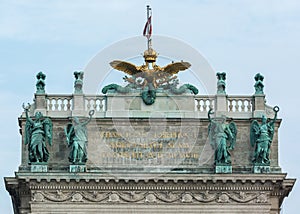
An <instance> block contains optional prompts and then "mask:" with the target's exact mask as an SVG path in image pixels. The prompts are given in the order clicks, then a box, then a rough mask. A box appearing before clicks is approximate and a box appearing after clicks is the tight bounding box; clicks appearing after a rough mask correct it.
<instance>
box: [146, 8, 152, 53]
mask: <svg viewBox="0 0 300 214" xmlns="http://www.w3.org/2000/svg"><path fill="white" fill-rule="evenodd" d="M150 10H151V8H150V6H149V5H147V22H148V21H149V17H150ZM147 31H148V33H149V32H150V24H148V26H147ZM147 39H148V43H147V44H148V50H149V49H150V47H151V38H150V36H149V37H147Z"/></svg>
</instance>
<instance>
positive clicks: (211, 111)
mask: <svg viewBox="0 0 300 214" xmlns="http://www.w3.org/2000/svg"><path fill="white" fill-rule="evenodd" d="M211 114H214V112H213V109H212V108H210V109H209V111H208V113H207V117H208V120H209V122H211V121H212V119H211V117H210V115H211Z"/></svg>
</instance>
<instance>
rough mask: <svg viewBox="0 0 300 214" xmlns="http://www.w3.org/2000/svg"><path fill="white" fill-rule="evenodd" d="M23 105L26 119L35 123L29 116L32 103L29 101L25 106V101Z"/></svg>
mask: <svg viewBox="0 0 300 214" xmlns="http://www.w3.org/2000/svg"><path fill="white" fill-rule="evenodd" d="M22 107H23V109H24V111H25V115H26V121H29V122H30V123H33V120H32V119H31V118H30V117H29V116H28V111H29V109H30V108H31V105H30V103H28V104H27V106H25V104H24V103H23V105H22Z"/></svg>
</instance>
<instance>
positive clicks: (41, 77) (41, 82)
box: [36, 72, 46, 94]
mask: <svg viewBox="0 0 300 214" xmlns="http://www.w3.org/2000/svg"><path fill="white" fill-rule="evenodd" d="M36 78H37V81H36V93H37V94H45V85H46V83H45V79H46V75H45V74H44V73H43V72H39V73H38V74H37V75H36Z"/></svg>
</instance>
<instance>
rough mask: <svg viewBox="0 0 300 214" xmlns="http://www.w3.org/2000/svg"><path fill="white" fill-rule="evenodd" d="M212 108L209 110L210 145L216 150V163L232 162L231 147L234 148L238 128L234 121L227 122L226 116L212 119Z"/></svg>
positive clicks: (227, 163) (228, 163) (226, 163)
mask: <svg viewBox="0 0 300 214" xmlns="http://www.w3.org/2000/svg"><path fill="white" fill-rule="evenodd" d="M211 114H213V112H212V109H210V110H209V112H208V119H209V122H210V123H209V126H208V134H209V141H210V145H211V146H212V147H213V149H214V150H215V164H216V165H218V164H221V165H222V164H225V165H230V164H231V158H230V153H229V149H230V150H232V149H234V146H235V143H236V134H237V128H236V125H235V123H234V122H231V123H229V124H226V117H225V116H224V117H222V118H217V119H211V117H210V115H211ZM228 144H229V145H228Z"/></svg>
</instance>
